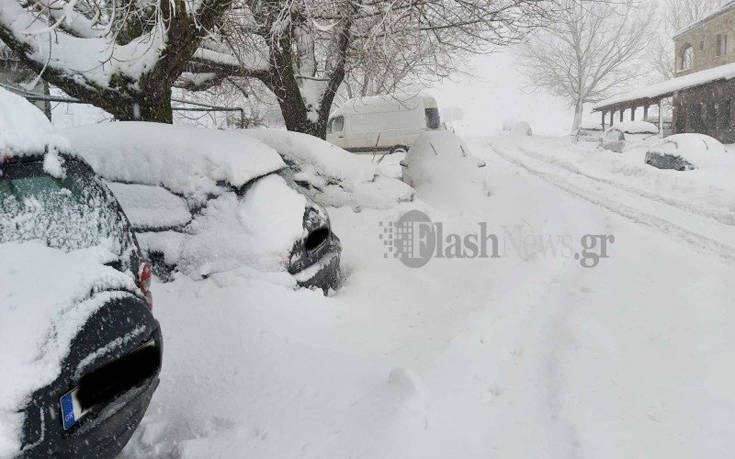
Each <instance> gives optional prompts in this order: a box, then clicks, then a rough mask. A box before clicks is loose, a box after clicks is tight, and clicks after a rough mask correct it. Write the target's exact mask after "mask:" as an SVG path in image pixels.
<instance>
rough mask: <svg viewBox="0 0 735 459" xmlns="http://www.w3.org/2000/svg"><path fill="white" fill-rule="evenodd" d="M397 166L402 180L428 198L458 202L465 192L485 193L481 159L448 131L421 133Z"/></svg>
mask: <svg viewBox="0 0 735 459" xmlns="http://www.w3.org/2000/svg"><path fill="white" fill-rule="evenodd" d="M401 166H402V167H403V181H404V182H406V183H407V184H409V185H410V186H412V187H414V188H415V189H416V190H417V192H418V193H419V194H420V195H421V196H422V197H424V198H427V197H428V198H429V200H430V201H435V199H436V198H439V199H441V200H442V201H444V202H446V203H451V202H452V201H454V202H461V201H463V200H464V199H465V198H466V197H467V195H468V194H480V195H487V194H488V187H487V183H486V180H485V174H484V173H483V171H482V170H481V168H483V167H485V162H484V161H482V160H479V159H477V158H475V157H474V156H472V153H471V152H470V149H469V148H468V147H467V145H466V144H465V143H464V141H462V139H461V138H460V137H458V136H456V135H455V134H452V133H451V132H447V131H438V132H425V133H424V134H422V135H421V136H420V137H419V138H418V139H417V140H416V143H414V145H413V146H412V147H411V149H410V150H409V151H408V153H407V154H406V159H404V160H403V161H401ZM427 195H428V196H427ZM440 196H441V197H440Z"/></svg>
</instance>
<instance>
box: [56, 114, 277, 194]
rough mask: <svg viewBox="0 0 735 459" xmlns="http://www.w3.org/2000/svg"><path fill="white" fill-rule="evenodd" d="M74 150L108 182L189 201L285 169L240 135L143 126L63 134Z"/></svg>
mask: <svg viewBox="0 0 735 459" xmlns="http://www.w3.org/2000/svg"><path fill="white" fill-rule="evenodd" d="M64 134H65V135H66V136H67V137H68V139H69V141H70V143H71V148H72V149H73V150H74V151H75V152H76V153H78V154H80V155H81V156H82V157H83V158H84V159H85V160H86V161H87V162H88V163H89V165H90V166H91V167H92V169H94V170H95V172H97V173H98V174H100V175H102V176H103V177H105V178H106V179H108V180H113V181H119V182H132V183H138V184H144V185H162V186H164V187H166V188H168V189H169V190H170V191H173V192H174V193H177V194H181V195H183V196H186V197H187V198H193V199H196V200H199V201H201V200H204V199H205V198H206V196H207V195H208V194H220V193H221V191H222V190H221V187H219V186H218V183H221V182H225V183H227V184H229V185H232V186H234V187H238V188H239V187H241V186H242V185H244V184H246V183H248V182H249V181H251V180H252V179H254V178H257V177H261V176H264V175H267V174H270V173H271V172H274V171H277V170H279V169H281V168H283V167H285V163H284V162H283V160H282V159H281V157H280V156H279V155H278V153H276V151H275V150H274V149H273V148H271V147H269V146H267V145H266V144H264V143H262V142H259V141H258V140H256V139H254V138H252V137H249V136H245V135H242V132H240V131H218V130H214V129H204V128H194V127H185V126H171V125H168V124H160V123H148V122H140V121H130V122H117V123H105V124H98V125H92V126H83V127H77V128H71V129H68V130H66V131H64Z"/></svg>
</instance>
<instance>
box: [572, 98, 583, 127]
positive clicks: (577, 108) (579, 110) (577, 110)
mask: <svg viewBox="0 0 735 459" xmlns="http://www.w3.org/2000/svg"><path fill="white" fill-rule="evenodd" d="M582 116H584V102H583V101H582V99H577V101H576V103H575V104H574V121H572V134H576V133H577V130H578V129H579V126H580V125H581V124H582Z"/></svg>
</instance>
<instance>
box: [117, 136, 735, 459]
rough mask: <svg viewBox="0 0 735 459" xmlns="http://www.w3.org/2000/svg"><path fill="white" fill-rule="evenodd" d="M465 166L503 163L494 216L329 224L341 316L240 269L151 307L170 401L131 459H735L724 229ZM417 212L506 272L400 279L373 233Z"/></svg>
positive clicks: (700, 219) (160, 398) (524, 176)
mask: <svg viewBox="0 0 735 459" xmlns="http://www.w3.org/2000/svg"><path fill="white" fill-rule="evenodd" d="M488 142H490V143H492V144H493V147H492V148H491V147H490V146H489V145H488ZM471 146H472V147H473V151H474V153H475V154H476V155H477V156H480V157H482V158H483V159H485V160H486V161H487V163H488V167H487V169H486V170H487V173H488V180H489V184H490V188H491V196H490V197H486V196H481V195H479V194H478V195H477V196H468V197H467V200H466V201H465V202H464V203H462V205H461V206H460V207H458V208H455V209H448V208H443V207H441V206H432V202H431V201H429V202H422V201H419V202H416V203H410V204H406V205H404V206H402V207H401V208H394V209H390V210H387V211H376V210H364V211H363V212H360V213H354V212H353V211H352V210H350V209H346V208H342V209H330V214H331V217H332V220H333V227H334V229H335V232H337V234H339V235H340V237H341V239H342V242H343V247H344V257H343V264H344V267H345V270H346V272H347V274H348V278H347V281H346V283H345V285H344V287H343V288H342V289H341V290H340V291H339V292H338V293H337V294H336V295H334V296H332V297H329V298H324V297H322V296H321V295H320V294H318V293H315V292H305V291H293V290H292V288H291V285H290V284H289V282H290V281H289V280H288V278H287V276H284V275H281V274H272V275H264V274H262V273H259V272H255V271H251V270H247V269H241V270H238V271H234V272H230V273H225V274H221V275H217V276H213V277H212V278H210V279H208V280H206V281H199V282H194V281H190V280H188V279H185V278H180V279H178V280H176V281H175V282H173V283H170V284H158V285H156V290H155V292H156V306H155V308H156V313H157V315H158V317H159V320H160V321H161V324H162V328H163V330H164V334H165V340H166V342H165V362H164V370H163V373H162V381H161V386H160V388H159V390H158V392H157V393H156V396H155V398H154V401H153V403H152V405H151V408H150V410H149V413H148V415H147V417H146V419H145V420H144V423H143V425H142V427H141V429H140V430H139V431H138V432H137V433H136V436H135V438H134V440H133V441H132V442H131V444H130V445H129V446H128V448H127V449H126V452H125V455H126V456H129V457H340V458H342V457H421V458H425V457H501V458H508V457H513V458H520V457H534V458H536V457H549V458H562V457H563V458H567V457H584V458H587V457H594V458H600V457H610V458H618V457H726V456H728V455H730V454H731V451H732V447H733V446H735V440H733V438H735V435H733V434H735V371H733V370H732V369H731V368H732V361H733V354H735V351H733V350H732V349H733V341H735V333H734V332H735V311H733V310H732V306H733V305H735V292H734V291H733V288H732V285H733V281H732V279H735V277H734V275H735V268H733V262H734V260H735V252H734V248H735V227H733V226H732V225H729V224H727V222H728V221H729V220H728V215H727V213H726V212H723V211H722V210H721V209H720V210H716V211H713V212H715V213H716V215H712V214H711V212H710V210H708V209H705V208H702V207H700V208H697V207H696V206H688V207H687V205H678V204H682V203H681V202H679V201H676V200H672V199H668V198H666V197H663V198H661V197H660V196H659V197H657V196H652V195H645V194H641V193H638V192H636V190H634V189H631V187H630V186H629V185H624V186H619V185H620V184H617V183H613V182H610V181H605V180H600V179H598V178H596V177H591V176H589V174H587V175H585V174H584V173H580V172H579V171H575V170H573V169H570V168H568V167H564V164H563V163H561V162H560V161H558V160H556V159H555V158H554V157H553V156H549V155H544V154H541V153H538V152H534V151H531V150H528V149H527V148H525V147H523V146H522V145H515V144H513V142H510V141H508V140H507V139H505V140H503V139H500V140H497V141H496V140H493V139H490V140H489V141H488V140H487V139H478V140H477V141H475V142H473V143H472V145H471ZM419 198H421V196H419ZM659 198H661V199H659ZM683 204H686V203H683ZM413 208H418V209H421V210H423V211H425V212H426V213H427V214H428V215H429V216H430V217H431V218H432V220H433V221H435V222H442V223H443V224H444V226H445V231H447V232H457V233H463V232H470V231H476V228H477V225H478V223H479V222H487V223H488V226H489V227H490V228H491V229H492V230H493V231H494V232H495V233H496V234H498V235H502V236H503V237H502V238H501V241H505V243H506V244H507V245H506V246H503V247H504V248H505V249H506V251H505V254H504V256H503V257H501V258H491V259H466V258H465V259H433V260H431V261H430V262H429V264H428V265H426V266H425V267H422V268H417V269H412V268H407V267H404V266H403V265H402V264H401V263H400V262H398V261H397V260H392V259H385V258H384V247H383V242H382V241H381V240H380V239H379V238H378V234H379V231H380V229H379V228H380V227H379V225H378V224H379V222H381V221H395V220H396V219H397V218H398V217H399V216H400V215H401V214H402V213H403V212H405V211H406V210H409V209H413ZM706 212H710V214H707V215H703V213H706ZM518 234H522V235H523V236H524V237H525V236H528V237H530V238H532V240H541V241H544V240H554V238H555V237H562V236H563V237H570V238H571V240H572V241H574V243H575V244H577V243H578V241H579V240H580V238H581V237H582V236H583V235H585V234H605V235H614V236H615V243H614V244H612V245H611V246H610V249H609V254H610V258H607V259H601V260H600V264H599V265H598V266H597V267H595V268H592V269H586V268H582V267H581V266H580V263H579V261H578V260H575V259H574V258H573V257H571V256H562V255H563V254H562V253H561V252H558V251H557V252H556V255H554V254H553V252H554V249H553V248H550V247H548V246H543V245H538V244H531V245H528V246H527V247H526V249H527V250H523V251H518V250H515V248H514V246H513V244H512V241H511V238H512V237H513V235H518ZM533 238H535V239H533ZM539 238H540V239H539ZM544 247H545V249H544Z"/></svg>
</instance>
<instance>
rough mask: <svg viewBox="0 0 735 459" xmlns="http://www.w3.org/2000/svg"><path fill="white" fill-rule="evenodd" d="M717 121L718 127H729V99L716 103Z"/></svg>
mask: <svg viewBox="0 0 735 459" xmlns="http://www.w3.org/2000/svg"><path fill="white" fill-rule="evenodd" d="M717 121H718V123H717V124H718V125H719V128H720V129H730V122H731V120H730V101H729V100H725V101H722V102H721V103H719V104H718V109H717Z"/></svg>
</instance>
